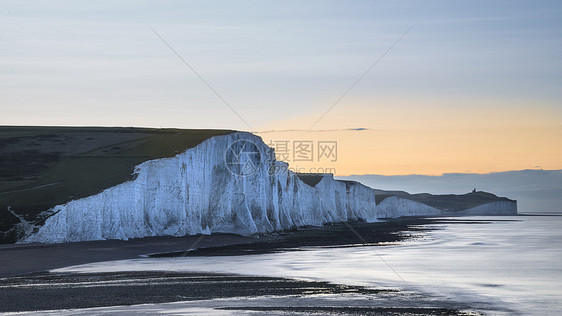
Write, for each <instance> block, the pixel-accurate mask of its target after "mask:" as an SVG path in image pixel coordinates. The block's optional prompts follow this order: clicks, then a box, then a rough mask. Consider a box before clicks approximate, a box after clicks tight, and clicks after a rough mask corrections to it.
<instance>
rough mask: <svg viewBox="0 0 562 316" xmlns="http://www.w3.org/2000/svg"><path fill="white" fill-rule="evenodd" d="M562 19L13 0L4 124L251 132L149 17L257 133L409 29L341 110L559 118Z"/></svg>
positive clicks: (315, 106)
mask: <svg viewBox="0 0 562 316" xmlns="http://www.w3.org/2000/svg"><path fill="white" fill-rule="evenodd" d="M561 17H562V5H561V3H560V2H559V1H389V2H380V1H276V2H273V1H205V2H203V1H95V2H94V1H2V2H1V6H0V28H1V30H2V32H1V33H0V73H1V77H0V78H1V79H0V113H1V115H0V124H13V125H24V124H29V125H128V126H131V125H135V126H154V127H159V126H162V127H182V128H231V129H248V127H247V126H246V125H245V124H244V123H243V122H242V121H241V120H240V119H238V118H237V117H236V116H235V115H234V114H233V113H232V112H231V111H230V110H229V109H228V108H227V107H226V106H225V105H224V104H222V103H221V101H220V100H219V99H218V98H217V97H216V96H215V95H214V94H213V93H212V92H211V91H209V89H208V88H207V87H206V86H205V85H204V84H203V83H202V82H201V81H200V80H199V79H198V78H197V77H196V76H195V75H194V74H193V73H192V72H191V71H190V70H189V69H187V68H186V67H185V66H184V65H183V64H182V63H181V61H180V60H179V59H178V58H177V57H176V56H174V55H173V53H172V52H171V51H170V50H169V49H168V48H167V47H166V46H164V44H163V43H162V42H161V41H160V40H159V39H158V38H157V37H156V36H155V34H154V33H152V31H151V30H150V29H149V27H148V25H149V24H150V25H151V26H152V27H154V28H155V29H156V30H157V31H158V32H159V33H160V34H161V35H162V36H163V37H164V38H165V39H166V40H167V41H168V42H169V43H170V45H172V46H173V47H174V48H175V49H176V50H177V51H178V52H179V53H180V54H181V55H182V56H183V57H184V58H185V59H186V60H187V61H188V62H189V63H190V64H191V65H192V66H193V67H194V68H195V69H197V71H199V73H200V74H201V75H202V76H203V77H204V78H205V79H206V80H207V81H208V82H209V83H210V84H211V85H212V86H213V87H214V88H215V89H216V90H217V91H218V92H219V93H220V94H221V95H222V96H223V97H224V98H225V99H226V100H227V101H228V102H229V103H230V104H231V105H232V106H233V107H234V108H235V109H236V110H237V111H238V112H239V113H240V115H242V116H243V117H244V118H245V119H246V120H247V121H248V122H249V123H250V124H251V125H252V126H253V127H255V128H257V129H262V128H263V129H267V127H268V126H269V125H270V124H272V122H276V121H279V120H290V119H291V118H293V117H298V116H300V115H309V116H311V117H319V116H320V115H321V114H322V113H323V112H324V111H325V110H326V109H327V108H328V107H329V106H330V105H331V104H332V102H334V101H335V100H336V99H337V98H338V97H339V96H340V95H341V94H342V93H343V92H344V91H345V90H346V89H347V88H348V87H349V86H350V84H352V83H353V81H355V80H356V79H357V78H358V77H359V76H360V75H361V74H362V73H363V72H364V71H365V70H366V69H367V68H368V67H369V66H371V64H372V63H373V62H374V61H375V60H376V59H377V58H378V57H379V56H380V55H381V54H382V53H383V52H384V51H385V50H386V49H387V48H388V47H389V46H390V45H392V43H393V42H394V41H395V40H396V39H398V38H399V37H400V36H401V34H402V33H404V32H405V31H406V30H407V29H408V28H409V27H411V26H412V25H415V27H414V28H413V29H412V30H411V31H410V33H409V34H407V36H406V37H405V38H404V39H403V40H402V41H401V42H400V43H399V44H398V45H397V46H396V47H395V48H394V49H393V50H392V51H391V52H390V53H389V54H388V55H387V56H386V57H385V58H384V59H383V60H382V61H381V62H380V63H379V64H378V65H377V66H376V67H375V68H374V69H373V71H372V72H370V73H369V74H368V75H367V76H366V77H365V79H364V80H362V81H361V82H360V83H359V84H358V85H357V86H356V87H355V89H354V90H352V91H351V93H350V94H349V95H348V96H347V97H346V98H344V99H343V101H342V102H341V103H340V104H339V105H338V107H339V108H345V107H346V106H352V105H353V102H356V101H357V100H363V101H364V100H373V106H385V104H383V103H381V102H375V101H376V100H379V101H380V100H386V101H387V100H392V99H400V100H411V102H412V104H411V106H414V107H415V106H416V103H415V100H421V99H423V100H426V101H427V100H433V99H435V100H443V99H445V100H447V104H448V106H451V107H454V106H456V104H455V100H474V106H475V107H478V106H479V104H480V101H481V100H486V101H487V102H486V104H487V105H486V106H490V103H492V104H494V102H497V103H498V104H501V105H502V106H505V104H509V103H510V102H512V101H514V100H517V101H518V102H523V103H525V104H527V105H528V106H529V107H550V108H553V109H555V112H556V113H562V110H561V108H562V104H561V100H562V89H561V84H562V21H561ZM424 104H427V102H424ZM462 104H464V106H466V102H463V103H462ZM420 106H421V105H420ZM328 115H329V114H328ZM561 117H562V116H561ZM561 123H562V122H561ZM311 124H312V122H311ZM350 124H351V125H353V122H344V123H342V126H333V128H338V127H349V126H347V125H350ZM561 125H562V124H561ZM308 127H309V126H303V128H308ZM361 127H368V128H376V126H361Z"/></svg>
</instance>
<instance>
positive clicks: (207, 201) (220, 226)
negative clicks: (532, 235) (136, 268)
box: [22, 132, 516, 243]
mask: <svg viewBox="0 0 562 316" xmlns="http://www.w3.org/2000/svg"><path fill="white" fill-rule="evenodd" d="M233 144H238V145H235V146H234V147H236V146H238V148H240V146H242V147H244V146H247V145H248V144H249V145H253V146H254V148H253V153H252V152H251V153H250V154H249V155H246V154H244V155H238V153H239V152H235V153H234V155H232V154H229V153H231V150H232V148H233ZM241 144H242V145H241ZM256 149H257V150H256ZM271 151H272V149H271V148H269V147H268V146H266V145H265V144H264V143H263V142H262V140H261V138H259V137H257V136H255V135H252V134H250V133H245V132H237V133H232V134H227V135H222V136H215V137H212V138H210V139H207V140H205V141H204V142H202V143H201V144H199V145H198V146H196V147H194V148H191V149H188V150H187V151H185V152H184V153H182V154H179V155H177V156H175V157H172V158H164V159H157V160H151V161H147V162H144V163H142V164H140V165H138V166H137V168H136V170H135V174H136V177H135V179H134V180H131V181H128V182H125V183H122V184H120V185H117V186H114V187H111V188H108V189H106V190H104V191H103V192H101V193H99V194H96V195H93V196H89V197H87V198H82V199H78V200H74V201H71V202H69V203H66V204H63V205H58V206H56V207H54V208H53V209H52V210H50V212H51V213H53V215H51V216H50V217H49V218H48V219H47V220H46V221H45V224H44V225H43V226H41V227H37V228H35V230H34V231H32V232H28V235H27V236H26V237H25V238H24V239H23V240H22V241H23V242H46V243H57V242H69V241H86V240H99V239H128V238H135V237H145V236H159V235H172V236H183V235H186V234H198V233H203V234H209V233H215V232H227V233H236V234H241V235H251V234H254V233H263V232H271V231H275V230H283V229H290V228H292V227H295V226H304V225H322V224H325V223H328V222H341V221H348V220H359V219H361V220H365V221H376V220H377V218H384V217H399V216H405V215H437V214H442V211H441V210H439V209H437V208H434V207H431V206H428V205H425V204H422V203H419V202H415V201H412V200H408V199H403V198H399V197H396V196H394V197H388V198H386V199H384V200H383V201H382V202H380V203H379V204H378V205H377V203H376V201H375V192H374V191H373V190H372V189H370V188H368V187H366V186H364V185H362V184H360V183H356V182H347V181H346V182H343V181H337V180H334V179H333V176H331V175H324V176H322V177H321V178H320V181H318V182H317V183H315V184H314V185H311V184H307V183H305V182H303V181H302V180H301V179H300V178H299V176H298V175H296V174H295V173H293V172H291V171H289V170H288V168H287V164H286V163H283V162H279V161H272V160H271V159H269V157H271V156H272V152H271ZM233 162H234V163H233ZM238 162H240V163H238ZM247 167H251V170H250V171H251V172H248V170H247V169H245V168H247ZM241 175H244V176H241ZM515 207H516V206H515ZM492 208H493V207H492ZM508 208H509V207H508ZM479 210H482V212H487V211H488V209H486V208H485V207H484V206H482V208H481V209H479ZM475 212H476V211H475ZM515 212H516V211H515Z"/></svg>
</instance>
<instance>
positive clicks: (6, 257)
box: [0, 234, 268, 278]
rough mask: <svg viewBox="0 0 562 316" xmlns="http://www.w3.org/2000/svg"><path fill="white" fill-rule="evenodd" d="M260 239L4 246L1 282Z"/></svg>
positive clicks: (200, 238)
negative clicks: (9, 278)
mask: <svg viewBox="0 0 562 316" xmlns="http://www.w3.org/2000/svg"><path fill="white" fill-rule="evenodd" d="M260 239H261V240H265V239H268V237H267V236H262V237H261V238H260ZM260 239H257V238H254V237H243V236H238V235H232V234H217V235H211V236H206V235H200V236H187V237H147V238H139V239H131V240H100V241H88V242H76V243H64V244H37V243H33V244H4V245H0V278H1V277H9V276H15V275H21V274H26V273H31V272H41V271H45V270H52V269H57V268H63V267H67V266H71V265H78V264H85V263H92V262H100V261H110V260H121V259H135V258H138V257H139V256H141V255H146V254H150V253H157V252H174V251H185V250H188V249H191V248H197V247H218V246H225V245H231V244H248V243H253V242H256V241H259V240H260Z"/></svg>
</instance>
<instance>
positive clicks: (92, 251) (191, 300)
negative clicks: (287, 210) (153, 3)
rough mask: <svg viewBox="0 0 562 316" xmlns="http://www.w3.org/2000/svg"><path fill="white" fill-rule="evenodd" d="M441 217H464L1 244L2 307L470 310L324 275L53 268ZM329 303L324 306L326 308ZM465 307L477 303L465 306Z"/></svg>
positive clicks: (368, 235)
mask: <svg viewBox="0 0 562 316" xmlns="http://www.w3.org/2000/svg"><path fill="white" fill-rule="evenodd" d="M442 221H447V222H451V221H454V222H460V223H465V222H467V220H466V219H442V218H427V217H412V218H401V219H393V220H389V221H381V222H375V223H365V222H353V223H338V224H329V225H326V226H322V227H308V228H301V229H297V230H292V231H285V232H280V233H276V234H273V235H266V236H259V238H255V237H242V236H237V235H226V234H219V235H210V236H189V237H149V238H142V239H134V240H129V241H116V240H109V241H92V242H79V243H67V244H51V245H41V244H16V245H3V246H0V258H3V259H0V263H1V266H2V269H0V274H1V275H0V306H1V307H0V312H18V311H49V310H58V311H56V313H58V312H61V309H76V308H94V307H95V308H110V309H111V308H112V307H116V306H124V305H125V306H129V307H130V308H133V309H134V308H137V307H138V304H157V305H158V304H164V303H171V302H178V304H180V303H181V304H186V305H188V306H191V308H198V307H199V305H200V304H202V302H208V303H206V304H210V305H209V306H211V307H210V308H213V310H215V311H217V312H218V311H221V310H222V311H227V310H230V311H232V312H233V313H236V312H238V311H239V312H241V311H254V312H260V311H261V312H263V313H270V314H271V313H272V312H273V313H274V314H275V313H277V312H278V313H286V312H288V313H291V312H293V313H299V312H304V313H312V312H315V313H328V312H330V311H332V312H336V313H339V314H341V315H356V314H361V313H363V314H365V313H366V314H376V313H385V314H393V313H395V314H399V313H411V314H413V315H433V314H435V313H438V314H441V315H471V314H472V315H473V314H474V313H473V312H474V310H473V307H472V306H469V304H466V303H463V302H453V301H449V300H446V299H439V298H434V297H427V296H424V295H422V294H420V293H410V292H402V291H397V290H395V289H386V288H365V287H361V286H351V285H343V284H334V283H329V282H323V281H311V280H301V279H294V278H280V277H268V276H248V275H238V274H221V273H206V272H170V271H137V272H94V273H62V272H56V271H49V270H53V269H55V268H62V267H68V266H73V265H80V264H85V263H94V262H100V261H114V260H122V259H136V258H140V257H141V256H142V255H147V254H150V253H152V255H150V256H149V258H150V257H178V256H179V257H184V256H205V257H213V256H239V255H248V254H251V255H256V254H265V253H272V252H283V251H291V250H296V249H298V248H299V247H309V246H319V247H353V246H365V245H367V246H382V245H385V244H393V243H400V242H402V241H405V240H411V239H412V238H418V237H421V236H422V235H423V232H424V231H427V230H431V228H429V227H428V226H429V225H432V224H437V223H439V222H442ZM475 222H478V223H483V222H487V221H486V220H477V221H475ZM350 227H351V228H350ZM358 235H359V236H360V237H359V236H358ZM193 244H196V245H197V247H194V248H195V250H192V251H186V250H187V249H189V248H191V246H192V245H193ZM8 254H9V255H8ZM7 257H9V258H12V259H11V260H10V264H8V265H6V261H8V260H7V259H6V258H7ZM144 257H145V258H146V256H144ZM38 271H42V272H38ZM328 296H333V297H335V298H339V299H342V298H343V297H347V298H349V299H352V300H356V301H357V306H353V307H350V306H347V305H344V306H343V307H342V306H338V305H334V303H333V299H327V297H328ZM217 299H220V300H218V301H217ZM224 299H226V300H227V301H226V302H229V303H228V304H226V303H225V304H226V305H224V304H223V305H221V304H222V303H220V302H223V300H224ZM246 299H262V300H265V301H264V303H263V304H265V305H264V306H261V305H260V304H258V305H248V304H244V302H245V301H246ZM299 300H309V301H310V302H309V303H307V304H309V305H304V306H300V305H298V304H297V302H298V301H299ZM273 301H276V302H277V301H283V302H285V303H283V304H281V305H279V304H277V305H276V304H273V303H272V302H273ZM344 301H345V300H344ZM182 302H183V303H182ZM240 302H242V303H240ZM217 304H218V305H217ZM240 304H241V305H240ZM299 304H300V303H299ZM135 306H137V307H135ZM154 306H156V305H154ZM325 306H327V307H326V308H324V307H325ZM129 307H127V308H129ZM467 310H470V311H471V312H466V311H467ZM153 312H154V311H153ZM85 313H86V314H87V313H88V312H87V311H86V312H85ZM478 313H479V312H476V314H478ZM125 314H126V313H125Z"/></svg>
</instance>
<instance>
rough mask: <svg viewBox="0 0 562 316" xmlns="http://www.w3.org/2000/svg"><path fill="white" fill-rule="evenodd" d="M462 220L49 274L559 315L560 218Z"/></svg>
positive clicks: (561, 279)
mask: <svg viewBox="0 0 562 316" xmlns="http://www.w3.org/2000/svg"><path fill="white" fill-rule="evenodd" d="M458 219H459V218H455V220H458ZM462 219H466V220H485V221H486V222H476V223H475V222H470V221H467V222H466V223H453V222H451V223H444V224H438V225H434V226H432V228H434V230H432V231H429V232H428V233H425V234H424V237H423V238H420V239H417V240H413V241H410V242H407V243H404V244H400V245H388V246H383V247H362V246H361V247H343V248H342V247H339V248H318V247H315V248H307V249H304V250H300V251H288V252H283V253H275V254H264V255H249V256H235V257H189V258H158V259H136V260H123V261H112V262H104V263H95V264H88V265H82V266H75V267H69V268H64V269H59V270H57V271H61V272H62V271H67V272H96V271H97V272H102V271H131V270H170V271H213V272H225V273H240V274H249V275H267V276H279V277H297V278H303V279H309V280H324V281H330V282H335V283H343V284H351V285H362V286H368V287H386V288H397V289H402V290H406V291H414V292H421V293H425V294H427V295H430V296H436V297H440V298H445V299H450V300H452V301H462V302H467V303H470V304H471V305H472V306H474V307H476V308H478V307H480V308H482V309H484V310H492V311H495V312H497V313H506V314H516V313H520V314H535V315H557V314H560V313H562V308H561V306H562V288H561V284H562V244H561V242H562V229H561V228H562V216H510V217H506V216H502V217H489V216H486V217H467V218H462ZM495 312H493V313H495Z"/></svg>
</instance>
